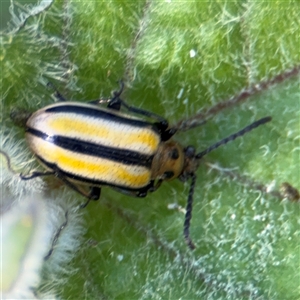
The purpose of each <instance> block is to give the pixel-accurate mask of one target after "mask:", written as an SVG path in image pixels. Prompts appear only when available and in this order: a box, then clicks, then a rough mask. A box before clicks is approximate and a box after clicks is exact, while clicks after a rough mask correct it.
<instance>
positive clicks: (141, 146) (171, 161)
mask: <svg viewBox="0 0 300 300" xmlns="http://www.w3.org/2000/svg"><path fill="white" fill-rule="evenodd" d="M122 90H123V84H122V86H121V89H120V91H118V92H114V94H113V97H112V98H111V99H109V100H96V101H92V102H89V103H80V102H69V101H66V100H65V99H64V98H63V97H62V95H61V94H59V93H58V92H56V96H57V98H58V99H59V100H60V101H59V102H58V103H55V104H52V105H49V106H46V107H44V108H42V109H40V110H38V111H36V112H35V113H32V114H27V115H26V114H25V115H24V114H23V116H22V118H23V120H21V121H22V122H23V123H24V124H26V125H25V128H26V139H27V141H28V144H29V147H30V148H31V150H32V152H33V153H34V154H35V156H36V158H37V159H38V160H39V162H40V163H41V164H42V165H43V166H44V167H45V169H46V170H47V171H46V172H31V173H30V174H28V175H22V174H20V176H21V178H22V179H24V180H29V179H32V178H35V177H37V176H44V175H55V176H57V177H58V178H60V179H61V180H62V181H63V182H64V183H65V184H67V185H68V186H69V187H71V188H72V189H74V190H75V191H77V192H78V193H80V194H81V195H83V196H85V197H87V198H88V201H87V202H86V204H85V205H83V206H82V207H84V206H86V205H87V203H88V202H89V201H90V200H91V199H92V200H97V199H99V197H100V192H101V187H102V186H110V187H113V188H115V189H117V190H118V191H120V192H123V193H126V194H130V195H132V196H136V197H145V196H146V195H147V193H148V192H153V191H155V190H156V189H157V188H158V187H159V186H160V184H161V183H162V182H163V181H164V180H171V179H174V178H178V179H180V180H181V181H187V180H189V179H191V184H190V189H189V193H188V200H187V207H186V214H185V221H184V237H185V240H186V243H187V245H188V246H189V248H191V249H194V248H195V245H194V243H193V242H192V240H191V238H190V234H189V227H190V221H191V218H192V205H193V195H194V188H195V183H196V170H197V168H198V166H199V161H200V159H201V158H202V157H203V156H204V155H206V154H208V153H209V152H211V151H212V150H214V149H216V148H218V147H219V146H221V145H224V144H226V143H228V142H229V141H233V140H235V139H236V138H237V137H240V136H242V135H244V134H245V133H247V132H249V131H251V130H252V129H254V128H256V127H258V126H260V125H262V124H265V123H267V122H269V121H270V120H271V117H265V118H262V119H260V120H258V121H255V122H254V123H252V124H250V125H248V126H247V127H245V128H243V129H242V130H240V131H238V132H236V133H234V134H232V135H230V136H228V137H226V138H224V139H222V140H220V141H219V142H217V143H215V144H213V145H212V146H210V147H208V148H207V149H205V150H203V151H201V152H199V153H196V151H195V148H194V147H192V146H188V147H182V146H181V145H180V144H179V143H178V142H175V141H174V140H172V139H171V138H172V136H173V135H174V134H175V133H176V129H174V128H172V127H169V124H168V121H167V120H166V119H164V118H163V117H161V116H158V115H156V114H154V113H152V112H149V111H146V110H143V109H139V108H135V107H132V106H129V105H127V104H126V103H125V102H124V101H123V100H122V99H121V98H120V95H121V93H122ZM102 102H107V103H108V106H107V108H103V107H101V106H99V104H100V103H102ZM121 106H123V107H125V108H126V109H127V110H128V112H129V113H130V114H125V113H123V112H120V108H121ZM133 114H136V115H140V116H142V117H140V118H137V117H135V116H133ZM13 118H14V119H15V120H16V119H18V114H13ZM147 119H152V121H149V120H147ZM18 121H20V120H18ZM1 152H2V153H3V151H1ZM5 156H6V158H7V160H8V166H9V168H11V167H10V162H9V157H8V156H7V155H5ZM82 186H88V187H90V192H89V193H87V192H86V191H85V190H83V189H82Z"/></svg>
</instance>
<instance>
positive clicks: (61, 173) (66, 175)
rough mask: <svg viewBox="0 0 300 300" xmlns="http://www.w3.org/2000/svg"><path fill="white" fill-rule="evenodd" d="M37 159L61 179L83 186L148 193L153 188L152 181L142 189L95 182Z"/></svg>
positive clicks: (99, 181)
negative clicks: (77, 182) (73, 181)
mask: <svg viewBox="0 0 300 300" xmlns="http://www.w3.org/2000/svg"><path fill="white" fill-rule="evenodd" d="M36 158H37V159H38V160H39V161H40V162H41V163H42V164H43V165H44V166H47V167H48V168H49V169H51V170H53V171H54V172H55V173H56V176H57V177H58V178H59V177H64V178H66V179H73V180H77V181H79V182H81V183H82V184H86V185H90V186H104V185H106V186H111V187H115V188H119V189H121V190H125V191H132V192H135V191H143V190H145V191H147V190H148V189H149V188H150V187H152V186H153V183H152V182H151V181H150V182H149V183H148V184H147V185H146V186H144V187H141V188H136V189H135V188H129V187H127V186H123V185H118V184H113V183H110V182H107V181H102V180H94V179H91V178H87V177H82V176H79V175H76V174H73V173H70V172H66V171H63V170H61V169H60V168H59V167H58V166H57V165H56V164H53V163H49V162H47V161H46V160H44V159H42V158H41V157H40V156H38V155H36Z"/></svg>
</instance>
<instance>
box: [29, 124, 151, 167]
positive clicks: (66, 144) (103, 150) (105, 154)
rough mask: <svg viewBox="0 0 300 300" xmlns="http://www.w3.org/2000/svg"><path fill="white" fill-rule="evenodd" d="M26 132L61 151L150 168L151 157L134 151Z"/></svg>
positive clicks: (36, 132)
mask: <svg viewBox="0 0 300 300" xmlns="http://www.w3.org/2000/svg"><path fill="white" fill-rule="evenodd" d="M26 132H28V133H30V134H32V135H34V136H36V137H39V138H41V139H43V140H45V141H47V142H50V143H52V144H54V145H56V146H58V147H61V148H63V149H66V150H70V151H72V152H75V153H80V154H85V155H90V156H95V157H101V158H105V159H109V160H112V161H115V162H120V163H122V164H125V165H137V166H143V167H147V168H150V167H151V163H152V159H153V156H152V155H151V156H150V155H145V154H141V153H139V152H136V151H131V150H126V149H118V148H112V147H107V146H103V145H99V144H94V143H90V142H86V141H81V140H77V139H74V138H68V137H64V136H59V135H54V136H49V135H47V134H46V133H44V132H41V131H39V130H36V129H33V128H30V127H28V128H27V129H26Z"/></svg>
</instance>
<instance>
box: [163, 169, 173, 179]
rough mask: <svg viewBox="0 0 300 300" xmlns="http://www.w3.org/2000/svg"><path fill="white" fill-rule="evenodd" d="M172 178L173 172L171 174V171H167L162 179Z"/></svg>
mask: <svg viewBox="0 0 300 300" xmlns="http://www.w3.org/2000/svg"><path fill="white" fill-rule="evenodd" d="M173 176H174V172H172V171H167V172H165V173H164V177H165V178H164V179H170V178H172V177H173Z"/></svg>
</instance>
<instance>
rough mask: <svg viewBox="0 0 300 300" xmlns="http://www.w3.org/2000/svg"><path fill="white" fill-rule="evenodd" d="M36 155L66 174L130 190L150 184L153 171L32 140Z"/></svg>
mask: <svg viewBox="0 0 300 300" xmlns="http://www.w3.org/2000/svg"><path fill="white" fill-rule="evenodd" d="M30 144H31V147H32V149H33V151H34V152H35V153H36V154H37V155H38V156H40V157H41V158H42V159H44V160H46V161H47V162H49V163H54V164H56V165H57V167H58V168H59V169H60V170H62V171H65V172H69V173H71V174H74V175H77V176H81V177H84V178H86V179H91V180H99V181H105V182H107V183H109V184H114V185H120V186H125V187H128V188H137V189H138V188H141V187H144V186H146V185H147V184H148V183H149V181H150V177H151V174H150V170H149V169H147V168H146V167H142V166H130V165H124V164H121V163H118V162H114V161H111V160H108V159H103V158H99V157H93V156H88V155H84V154H80V153H76V152H71V151H69V150H65V149H63V148H59V147H57V146H56V145H54V144H52V143H49V142H46V141H44V140H42V139H40V138H37V137H33V136H30Z"/></svg>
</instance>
